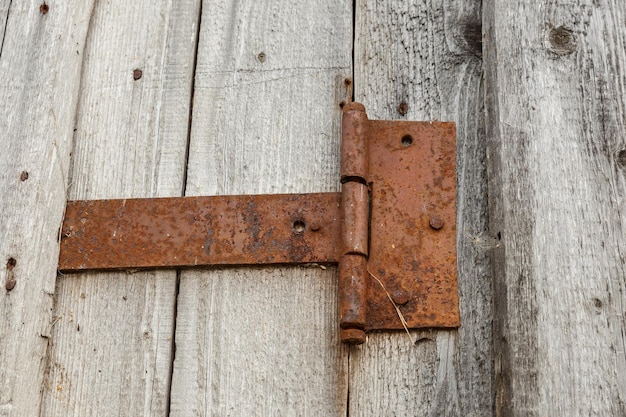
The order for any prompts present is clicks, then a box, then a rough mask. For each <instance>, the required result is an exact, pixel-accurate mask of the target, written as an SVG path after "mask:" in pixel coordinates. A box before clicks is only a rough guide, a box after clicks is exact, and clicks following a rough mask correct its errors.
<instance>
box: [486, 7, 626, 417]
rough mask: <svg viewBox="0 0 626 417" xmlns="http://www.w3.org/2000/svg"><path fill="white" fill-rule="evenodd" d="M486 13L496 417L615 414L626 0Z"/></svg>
mask: <svg viewBox="0 0 626 417" xmlns="http://www.w3.org/2000/svg"><path fill="white" fill-rule="evenodd" d="M484 22H485V27H484V33H485V39H484V44H483V45H484V50H485V55H484V56H485V69H486V71H485V72H486V77H485V78H486V91H487V100H486V103H487V106H486V109H487V137H488V138H489V142H488V150H489V201H490V215H491V225H490V230H491V235H492V236H493V237H496V238H498V240H499V243H500V245H499V247H498V248H497V249H495V250H494V257H493V262H494V282H495V297H494V300H495V313H494V317H495V323H496V326H495V328H494V330H495V331H494V334H495V338H494V340H495V342H496V344H495V371H496V374H495V380H496V383H497V411H498V415H506V416H548V415H550V416H551V415H561V416H583V415H584V416H623V415H626V354H625V349H624V346H625V343H626V337H625V333H624V331H625V327H626V326H625V325H626V321H625V318H626V315H625V313H626V311H625V305H626V304H625V303H626V299H625V298H624V297H625V294H626V292H625V291H624V290H625V288H624V287H625V284H626V267H625V263H626V257H625V255H624V254H625V253H626V252H625V249H626V247H625V242H626V240H625V239H624V236H625V232H626V223H625V222H624V215H625V213H626V211H625V209H626V205H625V203H626V201H625V196H626V188H625V186H626V184H625V176H624V170H625V168H626V164H625V161H626V157H625V155H626V151H625V148H626V139H625V138H626V131H625V119H624V117H625V115H626V112H625V110H624V108H625V104H626V103H625V100H624V97H626V91H625V83H626V50H625V45H626V25H625V22H626V3H625V2H623V1H622V0H612V1H611V0H602V1H592V0H589V1H586V0H577V1H571V2H561V1H555V0H550V1H537V0H535V1H524V2H509V1H506V0H492V1H489V2H485V8H484Z"/></svg>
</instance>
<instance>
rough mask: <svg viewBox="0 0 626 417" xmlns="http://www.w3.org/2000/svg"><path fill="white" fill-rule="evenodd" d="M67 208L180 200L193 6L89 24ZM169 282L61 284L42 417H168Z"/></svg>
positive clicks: (102, 15) (168, 277)
mask: <svg viewBox="0 0 626 417" xmlns="http://www.w3.org/2000/svg"><path fill="white" fill-rule="evenodd" d="M87 20H88V21H89V22H90V26H89V32H88V36H87V43H86V45H85V48H84V50H80V51H79V53H80V55H81V56H82V57H83V59H84V65H83V71H82V77H81V92H80V101H79V103H78V107H77V121H76V126H75V129H74V130H75V134H74V135H75V138H74V141H75V146H74V150H73V166H72V170H71V175H70V178H71V181H72V183H71V184H70V192H69V197H70V199H99V198H125V197H153V196H159V197H167V196H180V195H181V194H182V190H183V186H184V184H183V182H184V180H183V178H184V168H185V158H186V149H187V138H188V128H189V125H188V121H189V113H190V104H191V91H192V88H191V86H192V80H193V71H194V59H195V50H196V41H197V40H196V38H197V30H198V29H197V27H198V26H197V25H198V20H199V2H198V1H197V0H189V1H184V2H174V1H171V2H168V3H165V4H162V5H160V6H159V7H154V4H153V3H152V2H149V1H134V2H126V1H121V0H120V1H99V2H97V3H96V5H95V7H94V8H93V10H92V12H91V15H90V16H88V17H87ZM176 286H177V285H176V273H175V272H174V271H153V272H137V273H133V271H128V272H121V273H97V274H96V273H88V274H72V275H64V276H60V277H59V278H58V280H57V287H56V291H57V295H56V303H55V312H54V314H55V318H54V320H55V321H54V326H53V331H52V344H51V347H50V350H49V360H48V375H47V379H46V384H45V392H44V403H43V410H42V415H45V416H68V415H74V416H84V415H163V416H165V415H168V406H169V404H168V398H169V388H170V378H171V362H172V360H173V351H172V346H173V336H174V320H175V303H176Z"/></svg>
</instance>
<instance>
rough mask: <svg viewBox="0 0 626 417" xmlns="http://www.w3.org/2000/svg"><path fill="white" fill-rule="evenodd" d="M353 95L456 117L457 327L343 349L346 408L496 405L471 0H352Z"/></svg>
mask: <svg viewBox="0 0 626 417" xmlns="http://www.w3.org/2000/svg"><path fill="white" fill-rule="evenodd" d="M355 30H356V33H355V60H354V71H355V78H354V88H355V90H354V92H355V100H356V101H359V102H362V103H363V104H365V107H366V109H367V110H368V114H369V116H370V117H371V118H379V119H404V120H452V121H455V122H456V123H457V169H458V172H457V181H458V184H457V188H458V193H457V196H458V202H457V208H458V215H457V230H458V245H457V250H458V266H459V269H458V271H459V296H460V307H461V322H462V326H461V328H460V329H459V330H458V331H435V332H431V331H427V332H415V333H414V335H413V338H414V339H419V342H418V343H417V344H416V345H414V344H413V343H411V341H409V340H407V337H406V335H402V334H389V333H381V334H373V335H370V337H369V338H368V342H367V344H365V345H363V346H362V347H357V348H353V350H352V354H351V356H350V415H355V416H378V415H393V416H417V415H434V416H484V415H489V414H491V410H492V407H493V395H492V393H493V384H492V379H491V374H492V359H491V358H492V353H491V352H492V341H491V281H490V279H489V262H488V257H487V255H488V250H489V246H488V245H484V244H481V242H479V241H478V240H479V239H481V238H483V237H484V236H485V235H486V229H487V215H486V214H487V196H486V170H485V132H484V119H483V87H482V60H481V10H480V2H475V1H439V0H435V1H425V2H423V1H414V2H397V1H380V0H371V1H363V2H357V14H356V27H355Z"/></svg>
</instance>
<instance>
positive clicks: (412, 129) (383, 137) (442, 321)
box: [59, 103, 460, 344]
mask: <svg viewBox="0 0 626 417" xmlns="http://www.w3.org/2000/svg"><path fill="white" fill-rule="evenodd" d="M342 126H343V129H344V131H343V136H344V138H343V141H342V153H343V154H342V167H341V174H342V178H341V181H342V193H341V194H340V193H319V194H293V195H254V196H218V197H184V198H160V199H159V198H156V199H128V200H100V201H76V202H70V203H68V206H67V211H66V218H65V221H64V224H63V228H62V231H61V233H62V235H61V254H60V259H59V269H60V270H61V271H63V272H68V271H76V270H88V269H134V268H160V267H172V268H175V267H176V268H177V267H193V266H207V265H250V264H291V263H309V262H311V263H335V262H339V278H338V279H339V314H340V327H341V329H342V330H341V339H342V340H343V341H344V342H347V343H353V344H358V343H363V342H364V341H365V331H370V330H389V329H402V328H403V325H402V321H401V320H400V318H399V316H398V313H397V311H396V309H395V307H394V303H395V304H396V306H397V307H398V308H399V310H400V312H401V314H402V316H403V317H404V319H405V321H406V323H407V326H408V327H409V328H426V327H457V326H459V324H460V323H459V320H460V319H459V306H458V294H457V277H456V273H457V271H456V171H455V168H456V167H455V164H456V156H455V146H456V145H455V127H454V124H453V123H443V122H404V121H379V120H369V119H368V118H367V115H366V114H365V110H364V108H363V106H362V105H360V104H358V103H350V104H347V105H346V107H345V108H344V120H343V123H342ZM368 229H369V230H368ZM390 298H391V300H393V303H392V302H391V301H390Z"/></svg>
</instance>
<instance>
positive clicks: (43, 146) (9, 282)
mask: <svg viewBox="0 0 626 417" xmlns="http://www.w3.org/2000/svg"><path fill="white" fill-rule="evenodd" d="M40 4H41V3H40V2H35V1H32V2H31V1H13V2H7V1H2V2H1V5H0V13H1V15H0V21H1V22H2V23H0V28H2V32H1V34H0V36H2V43H1V45H2V46H1V48H0V132H2V133H1V142H2V147H3V151H2V152H0V195H1V196H2V197H1V198H0V236H2V238H1V239H0V284H1V285H0V415H2V416H36V415H38V414H39V409H40V403H41V391H40V390H41V384H42V380H43V377H44V369H45V357H46V349H47V346H48V338H49V335H50V325H51V318H52V303H53V299H52V298H53V294H54V283H55V277H56V265H57V259H58V242H57V238H58V230H59V226H60V224H61V219H62V216H63V210H64V207H65V190H66V182H67V173H68V167H69V154H70V149H71V142H72V134H71V132H72V127H73V124H74V111H75V108H76V103H77V99H78V89H79V79H80V70H81V58H80V57H79V56H78V55H77V54H76V50H77V49H78V50H80V49H82V45H83V44H84V39H85V34H86V31H87V22H88V20H89V19H88V16H89V11H90V8H91V2H79V3H76V4H71V5H70V4H65V3H64V2H60V3H58V4H57V3H54V4H51V7H50V9H49V12H48V13H47V14H45V15H44V14H42V13H41V12H40V10H39V6H40ZM7 17H8V20H7Z"/></svg>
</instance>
